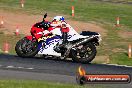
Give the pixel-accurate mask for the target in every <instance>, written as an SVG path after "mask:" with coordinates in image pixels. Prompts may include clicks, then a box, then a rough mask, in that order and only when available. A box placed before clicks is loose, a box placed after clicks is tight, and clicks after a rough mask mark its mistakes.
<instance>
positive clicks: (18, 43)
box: [15, 38, 38, 57]
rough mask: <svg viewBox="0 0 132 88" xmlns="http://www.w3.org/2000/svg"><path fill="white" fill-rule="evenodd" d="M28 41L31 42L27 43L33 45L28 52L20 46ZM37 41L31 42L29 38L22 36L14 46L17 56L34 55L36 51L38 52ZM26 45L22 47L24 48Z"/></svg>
mask: <svg viewBox="0 0 132 88" xmlns="http://www.w3.org/2000/svg"><path fill="white" fill-rule="evenodd" d="M25 42H26V43H28V42H31V43H29V44H31V45H32V46H33V47H30V48H31V51H29V52H24V51H23V49H22V46H23V44H24V43H25ZM37 47H38V46H37V42H32V41H31V40H28V39H27V38H22V39H21V40H19V41H18V42H17V44H16V46H15V51H16V53H17V55H18V56H20V57H34V56H35V55H36V54H37V53H38V49H37ZM25 48H26V47H24V49H25Z"/></svg>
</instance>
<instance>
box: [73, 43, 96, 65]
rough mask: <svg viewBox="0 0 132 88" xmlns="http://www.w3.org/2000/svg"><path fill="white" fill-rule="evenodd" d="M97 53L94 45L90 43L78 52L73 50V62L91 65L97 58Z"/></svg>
mask: <svg viewBox="0 0 132 88" xmlns="http://www.w3.org/2000/svg"><path fill="white" fill-rule="evenodd" d="M96 53H97V51H96V47H95V45H94V44H93V43H88V44H86V45H84V46H83V47H82V48H81V49H78V50H71V55H72V60H73V61H75V62H81V63H90V62H91V61H92V60H93V59H94V58H95V56H96Z"/></svg>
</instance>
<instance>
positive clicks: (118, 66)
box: [103, 63, 132, 68]
mask: <svg viewBox="0 0 132 88" xmlns="http://www.w3.org/2000/svg"><path fill="white" fill-rule="evenodd" d="M103 65H110V66H118V67H129V68H132V66H128V65H118V64H104V63H103Z"/></svg>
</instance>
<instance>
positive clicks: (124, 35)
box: [118, 31, 132, 38]
mask: <svg viewBox="0 0 132 88" xmlns="http://www.w3.org/2000/svg"><path fill="white" fill-rule="evenodd" d="M118 34H119V36H120V37H122V38H132V32H128V31H119V32H118Z"/></svg>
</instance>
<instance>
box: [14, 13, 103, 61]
mask: <svg viewBox="0 0 132 88" xmlns="http://www.w3.org/2000/svg"><path fill="white" fill-rule="evenodd" d="M46 17H47V14H45V15H44V18H43V21H42V22H38V23H36V24H34V25H33V26H32V28H31V36H26V37H24V38H22V39H21V40H19V41H18V42H17V44H16V46H15V51H16V53H17V55H18V56H20V57H34V56H35V55H37V54H39V55H43V56H53V57H60V58H61V59H66V58H72V60H73V61H76V62H81V63H89V62H91V61H92V60H93V59H94V58H95V56H96V53H97V51H96V46H98V45H99V42H100V41H101V35H100V34H99V33H96V32H90V31H82V32H81V33H80V34H78V33H77V32H76V31H75V30H74V29H73V28H72V27H71V26H70V25H69V24H68V23H67V24H66V25H67V27H69V32H68V36H67V40H68V42H67V43H65V44H63V43H62V41H63V38H62V30H61V28H59V27H52V26H51V22H48V21H45V18H46ZM59 17H60V19H63V20H64V17H62V16H59ZM51 27H52V28H53V30H52V32H51V33H48V34H46V35H45V34H44V33H45V31H46V30H49V29H50V28H51Z"/></svg>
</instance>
